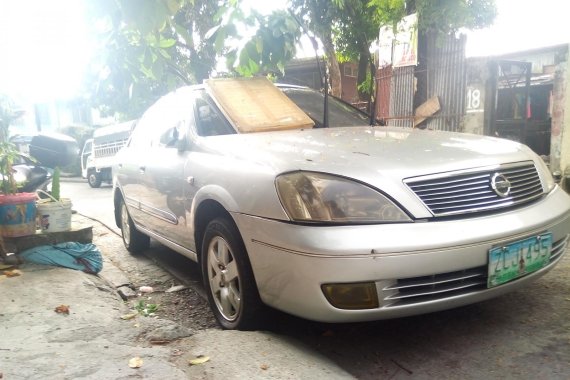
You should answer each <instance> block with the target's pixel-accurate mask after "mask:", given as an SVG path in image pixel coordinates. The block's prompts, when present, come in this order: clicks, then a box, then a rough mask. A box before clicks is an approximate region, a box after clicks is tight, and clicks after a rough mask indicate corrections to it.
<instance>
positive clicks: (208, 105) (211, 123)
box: [196, 91, 236, 136]
mask: <svg viewBox="0 0 570 380" xmlns="http://www.w3.org/2000/svg"><path fill="white" fill-rule="evenodd" d="M196 127H197V131H198V135H199V136H218V135H230V134H234V133H236V131H235V130H234V129H233V128H232V126H231V125H230V123H228V121H227V120H226V118H225V117H224V116H223V115H222V113H221V112H220V110H219V109H218V107H216V105H215V104H214V102H213V101H212V100H211V99H210V98H209V96H208V95H207V94H206V92H205V91H203V92H202V94H201V96H199V97H198V98H196Z"/></svg>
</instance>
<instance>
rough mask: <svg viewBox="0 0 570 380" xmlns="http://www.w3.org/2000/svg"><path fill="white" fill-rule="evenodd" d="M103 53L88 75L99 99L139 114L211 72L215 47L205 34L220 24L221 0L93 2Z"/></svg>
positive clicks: (111, 110)
mask: <svg viewBox="0 0 570 380" xmlns="http://www.w3.org/2000/svg"><path fill="white" fill-rule="evenodd" d="M90 5H91V9H90V14H91V15H92V16H91V17H92V23H91V24H92V25H94V28H95V30H94V33H95V34H97V35H98V36H99V38H100V41H101V45H100V47H99V59H98V61H97V62H94V63H93V70H92V75H91V76H90V78H89V80H88V86H89V92H90V93H91V94H93V97H92V98H93V101H94V104H95V105H98V106H100V108H102V110H103V111H104V112H105V113H107V114H116V113H120V114H121V115H122V116H123V118H124V119H131V118H136V117H139V116H140V114H141V113H142V112H143V111H144V110H145V109H146V108H147V107H148V106H149V105H150V104H151V103H152V102H154V101H155V100H156V99H157V98H158V97H160V96H161V95H163V94H165V93H166V92H168V91H170V90H172V89H174V88H176V87H179V86H180V85H183V84H189V83H200V82H202V81H203V80H204V79H205V78H208V77H209V75H210V73H211V71H212V70H213V68H214V66H215V62H216V51H215V50H214V47H213V46H212V45H211V44H210V43H208V41H207V40H206V38H205V35H206V33H207V32H208V31H209V30H210V29H211V28H212V27H214V26H215V25H216V23H217V18H216V13H217V12H218V1H217V0H200V1H198V0H196V1H194V0H147V1H137V0H102V1H98V2H90Z"/></svg>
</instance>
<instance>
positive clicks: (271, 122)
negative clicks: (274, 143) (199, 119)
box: [204, 78, 314, 133]
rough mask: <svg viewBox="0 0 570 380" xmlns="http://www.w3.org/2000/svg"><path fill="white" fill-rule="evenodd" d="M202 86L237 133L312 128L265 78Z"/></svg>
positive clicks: (214, 81)
mask: <svg viewBox="0 0 570 380" xmlns="http://www.w3.org/2000/svg"><path fill="white" fill-rule="evenodd" d="M204 84H205V85H206V89H207V90H208V92H209V93H210V95H211V96H212V97H213V98H214V100H215V101H216V103H217V104H218V106H219V107H220V109H221V110H222V112H224V114H225V115H226V116H227V117H228V118H229V119H230V120H231V122H232V123H233V124H234V126H235V127H236V128H237V129H238V131H239V132H240V133H250V132H265V131H279V130H287V129H302V128H312V127H313V126H314V122H313V120H312V119H311V118H310V117H308V116H307V115H306V114H305V112H303V110H301V109H300V108H299V107H298V106H297V105H296V104H295V103H293V101H291V100H290V99H289V98H288V97H287V96H286V95H285V94H283V93H282V92H281V90H279V89H278V88H277V87H275V86H274V85H273V83H271V82H270V81H269V80H268V79H267V78H223V79H208V80H206V81H204Z"/></svg>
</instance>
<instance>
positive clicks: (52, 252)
mask: <svg viewBox="0 0 570 380" xmlns="http://www.w3.org/2000/svg"><path fill="white" fill-rule="evenodd" d="M18 256H20V257H21V258H22V259H23V260H24V261H26V262H30V263H35V264H44V265H54V266H59V267H65V268H71V269H77V270H80V271H83V272H86V273H93V274H95V273H99V272H100V271H101V269H103V258H102V256H101V252H100V251H99V249H98V248H97V247H96V246H95V245H94V244H91V243H88V244H82V243H76V242H68V243H60V244H54V245H42V246H39V247H34V248H30V249H27V250H25V251H23V252H21V253H20V254H19V255H18Z"/></svg>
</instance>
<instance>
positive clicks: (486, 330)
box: [95, 227, 570, 379]
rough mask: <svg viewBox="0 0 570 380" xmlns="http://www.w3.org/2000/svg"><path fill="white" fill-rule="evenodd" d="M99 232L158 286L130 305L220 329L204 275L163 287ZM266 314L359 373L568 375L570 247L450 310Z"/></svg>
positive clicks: (134, 274) (156, 269)
mask: <svg viewBox="0 0 570 380" xmlns="http://www.w3.org/2000/svg"><path fill="white" fill-rule="evenodd" d="M95 234H97V235H98V241H104V242H105V243H104V244H105V245H106V247H105V252H108V255H109V257H110V259H111V260H112V261H113V263H114V264H115V265H116V266H118V267H119V268H120V269H122V270H123V271H124V272H125V273H126V274H127V276H128V277H129V278H130V280H131V281H132V284H133V288H134V289H138V288H139V287H140V286H151V287H153V289H154V290H155V292H153V293H151V294H144V293H139V296H138V297H136V298H135V299H132V300H129V301H128V302H129V304H130V305H131V307H134V306H135V305H136V304H137V303H138V302H140V301H141V300H142V301H143V302H145V303H148V304H157V305H158V310H157V312H156V315H157V316H158V318H164V319H170V320H172V321H176V322H178V323H179V324H180V325H182V326H185V327H188V328H190V329H193V330H194V331H200V330H206V329H213V330H219V329H218V327H217V325H216V323H215V321H214V319H213V317H212V314H211V312H210V310H209V307H208V305H207V302H206V301H205V300H204V298H203V297H202V296H201V295H200V291H203V290H200V289H201V287H200V286H199V282H200V281H201V280H200V278H199V276H196V277H195V282H194V284H190V285H191V286H190V287H189V288H188V289H185V290H182V291H178V292H174V293H166V292H164V291H165V290H166V289H168V288H170V287H171V286H174V285H180V282H179V281H178V280H176V279H174V278H173V277H172V276H171V275H170V274H169V273H168V271H166V270H163V269H162V268H161V267H160V266H158V265H157V264H156V263H155V262H154V261H153V260H152V259H149V258H147V257H146V256H139V257H133V256H130V255H128V253H127V252H126V251H125V250H124V248H123V247H122V242H121V241H120V239H116V235H109V236H110V237H112V238H110V239H105V238H104V237H105V235H106V234H110V232H109V231H107V230H106V229H105V228H104V227H96V228H95ZM113 244H114V245H115V246H113ZM156 249H161V248H158V247H157V248H156ZM188 265H189V266H190V267H189V268H188V270H190V271H193V272H194V273H197V272H198V271H197V268H196V267H195V265H194V264H191V263H190V264H188ZM192 265H194V266H193V267H192ZM176 269H177V270H185V269H184V268H182V269H181V268H176ZM149 318H152V317H149ZM270 318H272V322H273V323H272V324H271V328H270V333H272V334H277V336H278V337H279V336H281V337H283V339H295V340H298V341H301V342H302V343H303V344H305V345H307V346H308V347H310V349H311V350H313V352H314V353H315V354H319V355H322V356H324V357H326V358H328V359H329V360H332V361H333V362H334V363H336V364H337V365H338V366H339V367H340V368H342V369H344V370H345V371H347V372H348V373H350V374H351V375H353V376H355V377H356V378H359V379H408V378H414V379H433V378H438V379H439V378H442V379H457V378H461V379H481V378H507V379H509V378H517V379H538V378H540V379H568V378H570V360H569V358H570V255H568V254H566V255H565V257H564V258H563V260H562V261H561V262H560V263H559V265H558V266H557V267H556V268H555V269H554V270H552V271H551V272H550V273H548V274H547V275H546V276H545V277H543V278H541V279H539V280H538V281H536V282H535V283H534V284H532V285H531V286H529V287H527V288H525V289H523V290H521V291H518V292H514V293H511V294H509V295H506V296H503V297H500V298H497V299H494V300H490V301H487V302H483V303H479V304H474V305H470V306H467V307H462V308H458V309H454V310H448V311H444V312H439V313H433V314H428V315H423V316H417V317H410V318H402V319H396V320H388V321H378V322H373V323H359V324H333V325H329V324H322V323H315V322H310V321H306V320H302V319H298V318H294V317H291V316H288V315H285V314H282V313H277V312H276V313H273V314H271V316H270Z"/></svg>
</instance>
